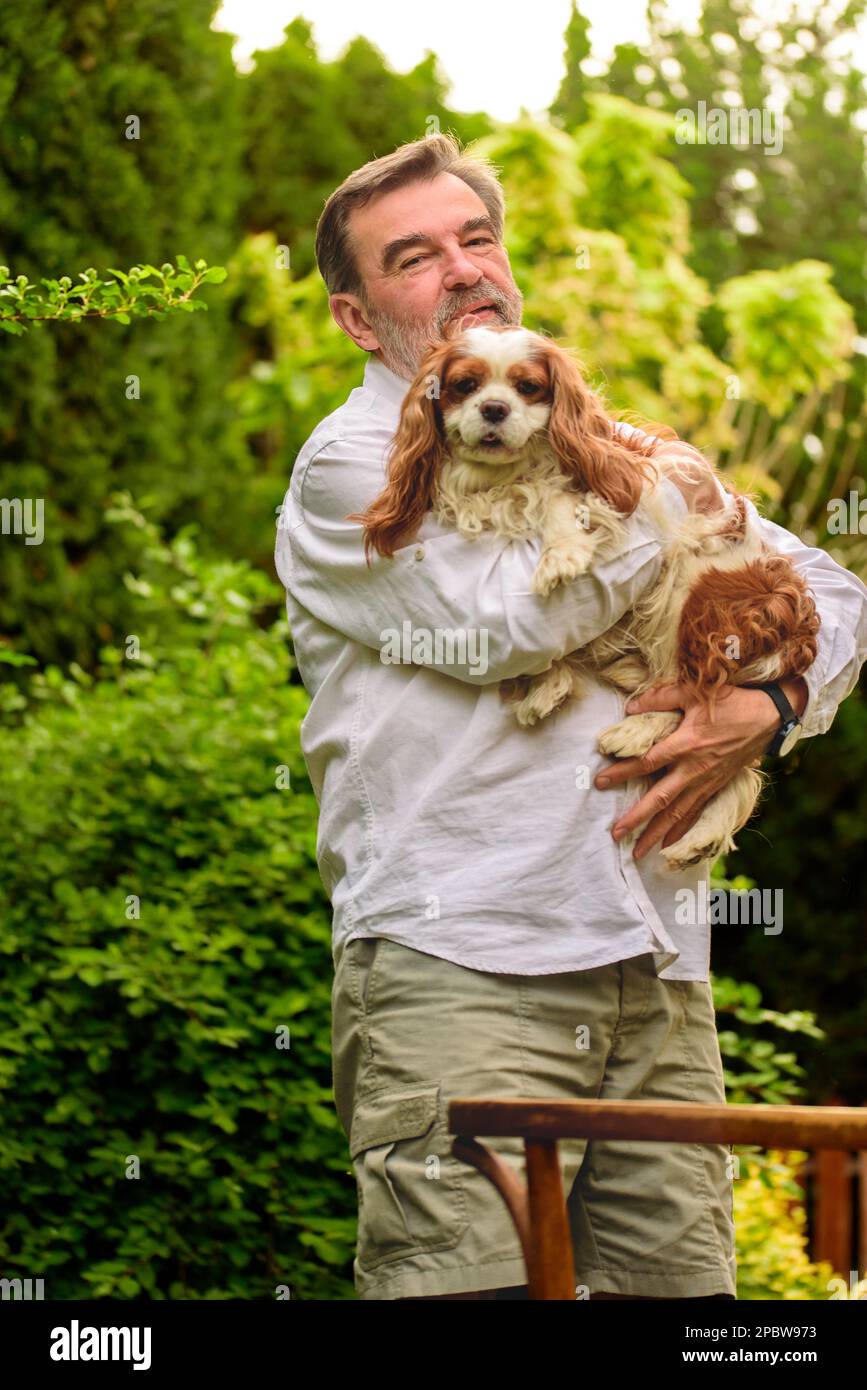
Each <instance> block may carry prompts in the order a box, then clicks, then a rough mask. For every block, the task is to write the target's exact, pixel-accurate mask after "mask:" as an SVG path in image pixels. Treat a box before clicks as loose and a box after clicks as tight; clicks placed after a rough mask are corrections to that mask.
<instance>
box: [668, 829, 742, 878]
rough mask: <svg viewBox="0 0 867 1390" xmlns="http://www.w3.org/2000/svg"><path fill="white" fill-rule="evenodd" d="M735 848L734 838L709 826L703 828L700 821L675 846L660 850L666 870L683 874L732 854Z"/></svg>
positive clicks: (676, 841)
mask: <svg viewBox="0 0 867 1390" xmlns="http://www.w3.org/2000/svg"><path fill="white" fill-rule="evenodd" d="M735 848H736V845H735V842H734V836H732V835H728V834H722V835H721V834H720V833H719V832H715V831H713V830H710V829H708V827H707V826H702V824H701V821H700V820H698V821H696V823H695V825H694V826H693V827H692V829H691V830H687V832H686V834H685V835H681V837H680V839H679V840H675V842H674V844H673V845H669V846H668V847H667V848H666V849H662V850H660V854H661V855H662V858H663V859H664V860H665V865H666V868H668V869H670V870H671V872H672V873H681V872H682V871H683V870H684V869H691V868H693V867H694V866H695V865H696V864H703V863H704V862H705V860H708V859H709V860H710V861H711V863H713V862H714V860H716V859H719V857H720V855H721V854H731V852H732V850H733V849H735Z"/></svg>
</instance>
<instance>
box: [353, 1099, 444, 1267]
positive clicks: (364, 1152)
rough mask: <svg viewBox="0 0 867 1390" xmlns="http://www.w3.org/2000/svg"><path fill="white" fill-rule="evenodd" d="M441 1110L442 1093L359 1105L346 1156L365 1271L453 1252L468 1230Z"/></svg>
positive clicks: (360, 1254)
mask: <svg viewBox="0 0 867 1390" xmlns="http://www.w3.org/2000/svg"><path fill="white" fill-rule="evenodd" d="M439 1108H440V1088H439V1086H431V1087H425V1088H422V1089H419V1088H414V1089H412V1090H405V1091H384V1092H382V1093H380V1094H379V1095H375V1096H371V1097H369V1098H368V1099H366V1100H364V1101H362V1102H361V1103H360V1104H358V1105H357V1106H356V1110H355V1115H354V1117H353V1121H352V1134H351V1137H350V1144H349V1152H350V1155H351V1157H352V1161H353V1163H354V1165H355V1177H356V1182H357V1184H358V1263H359V1264H360V1265H361V1266H362V1267H363V1268H364V1269H373V1268H375V1266H377V1265H379V1264H383V1263H384V1262H385V1261H387V1260H397V1259H401V1258H405V1257H406V1256H407V1255H411V1254H413V1253H414V1252H420V1251H424V1250H451V1249H452V1248H453V1247H454V1246H455V1245H457V1243H458V1241H459V1240H460V1238H461V1236H462V1235H463V1233H464V1231H465V1230H466V1229H467V1226H468V1225H469V1222H468V1220H467V1216H466V1201H465V1198H464V1191H463V1185H462V1179H461V1173H460V1165H459V1164H458V1162H457V1160H456V1159H455V1158H454V1157H453V1156H452V1153H451V1143H452V1136H451V1135H450V1134H448V1133H447V1132H446V1128H445V1123H444V1122H443V1123H442V1124H440V1123H439Z"/></svg>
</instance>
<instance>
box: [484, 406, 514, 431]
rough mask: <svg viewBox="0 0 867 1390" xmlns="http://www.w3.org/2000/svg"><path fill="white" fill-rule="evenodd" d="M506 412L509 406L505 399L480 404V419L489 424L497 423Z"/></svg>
mask: <svg viewBox="0 0 867 1390" xmlns="http://www.w3.org/2000/svg"><path fill="white" fill-rule="evenodd" d="M508 414H509V407H508V406H507V404H506V402H505V401H485V403H484V405H483V406H482V419H483V420H487V421H488V422H489V424H491V425H498V424H499V423H500V421H501V420H505V418H506V416H507V415H508Z"/></svg>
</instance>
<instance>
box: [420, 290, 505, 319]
mask: <svg viewBox="0 0 867 1390" xmlns="http://www.w3.org/2000/svg"><path fill="white" fill-rule="evenodd" d="M481 299H484V300H490V302H491V304H493V306H494V308H495V309H498V310H500V311H501V312H505V311H506V310H507V309H508V307H509V301H508V299H507V298H506V296H505V295H504V294H503V292H502V290H499V289H496V288H495V287H494V286H493V285H492V286H490V287H489V288H486V287H485V286H484V285H480V286H478V288H477V289H475V290H474V291H473V294H472V296H471V297H470V296H467V297H466V298H465V299H464V300H463V302H458V303H454V302H453V303H450V304H444V305H443V306H442V308H441V309H440V310H439V311H438V313H437V327H438V328H442V326H443V324H445V323H448V321H449V319H451V318H453V317H454V315H455V314H460V313H461V312H462V311H463V312H466V311H467V310H468V309H469V307H470V305H471V304H478V303H479V300H481Z"/></svg>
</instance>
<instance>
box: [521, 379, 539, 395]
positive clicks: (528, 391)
mask: <svg viewBox="0 0 867 1390" xmlns="http://www.w3.org/2000/svg"><path fill="white" fill-rule="evenodd" d="M538 389H539V388H538V386H537V385H536V383H535V381H519V382H518V386H517V390H518V393H519V395H521V396H534V395H535V394H536V392H537V391H538Z"/></svg>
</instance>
